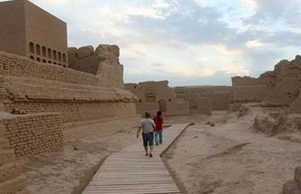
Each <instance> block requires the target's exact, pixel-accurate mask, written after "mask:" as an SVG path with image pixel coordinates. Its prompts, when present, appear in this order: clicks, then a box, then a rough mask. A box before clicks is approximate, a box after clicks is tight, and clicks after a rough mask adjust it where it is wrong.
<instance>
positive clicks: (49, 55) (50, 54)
mask: <svg viewBox="0 0 301 194" xmlns="http://www.w3.org/2000/svg"><path fill="white" fill-rule="evenodd" d="M48 58H49V59H52V50H51V49H50V48H49V49H48Z"/></svg>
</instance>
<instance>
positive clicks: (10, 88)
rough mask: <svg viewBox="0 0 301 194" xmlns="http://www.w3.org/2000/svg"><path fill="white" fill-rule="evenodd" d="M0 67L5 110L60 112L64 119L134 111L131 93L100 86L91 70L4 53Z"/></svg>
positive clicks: (127, 113)
mask: <svg viewBox="0 0 301 194" xmlns="http://www.w3.org/2000/svg"><path fill="white" fill-rule="evenodd" d="M0 69H3V70H4V71H0V80H2V81H1V82H2V83H1V85H2V87H3V88H4V89H5V102H4V106H5V110H6V111H7V112H14V111H17V112H23V113H41V112H60V113H62V114H61V115H62V116H61V119H62V120H63V121H64V122H68V121H79V120H90V119H99V118H104V117H114V116H121V115H129V114H134V113H135V101H136V97H135V96H134V95H133V94H131V93H130V92H128V91H126V90H123V89H119V88H114V87H110V88H109V87H101V86H99V85H97V84H98V79H97V78H96V77H95V76H93V75H92V74H88V73H84V72H78V71H75V70H72V69H66V68H62V67H58V66H51V65H47V64H40V63H35V62H32V61H30V60H27V59H25V58H20V57H17V56H14V55H6V54H2V55H0ZM23 70H24V71H23ZM30 70H32V71H30Z"/></svg>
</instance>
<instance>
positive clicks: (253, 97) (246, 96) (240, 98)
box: [231, 85, 270, 103]
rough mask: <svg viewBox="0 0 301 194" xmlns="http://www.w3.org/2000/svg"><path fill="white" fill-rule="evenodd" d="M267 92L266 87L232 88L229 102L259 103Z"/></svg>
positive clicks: (268, 90) (247, 86)
mask: <svg viewBox="0 0 301 194" xmlns="http://www.w3.org/2000/svg"><path fill="white" fill-rule="evenodd" d="M269 92H270V89H269V88H268V87H267V86H266V85H255V86H252V85H246V86H233V88H232V100H231V102H232V103H233V102H261V101H262V100H263V99H265V98H266V96H267V95H268V94H269Z"/></svg>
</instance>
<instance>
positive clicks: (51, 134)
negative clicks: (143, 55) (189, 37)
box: [0, 0, 136, 193]
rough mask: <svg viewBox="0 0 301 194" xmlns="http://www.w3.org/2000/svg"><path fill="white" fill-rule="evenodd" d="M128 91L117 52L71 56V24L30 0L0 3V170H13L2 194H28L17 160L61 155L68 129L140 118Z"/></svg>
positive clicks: (101, 49)
mask: <svg viewBox="0 0 301 194" xmlns="http://www.w3.org/2000/svg"><path fill="white" fill-rule="evenodd" d="M68 57H69V58H70V60H68ZM68 66H70V67H71V68H68ZM91 66H92V68H91ZM123 88H124V84H123V66H122V65H121V64H120V63H119V47H118V46H116V45H99V46H98V47H97V48H96V49H95V51H94V48H93V47H91V46H88V47H82V48H79V49H76V48H70V49H69V50H68V49H67V25H66V23H65V22H63V21H61V20H60V19H58V18H56V17H55V16H52V15H51V14H49V13H47V12H46V11H44V10H42V9H41V8H39V7H37V6H36V5H34V4H32V3H31V2H29V1H27V0H14V1H6V2H1V3H0V166H1V165H4V166H5V164H14V165H13V166H12V165H8V167H7V169H4V170H0V191H4V193H17V192H21V191H22V192H23V193H27V191H26V189H25V186H26V185H25V182H26V181H25V177H24V176H23V175H22V170H21V168H20V165H19V164H18V163H17V162H16V161H15V158H21V157H23V156H28V155H33V154H40V153H45V152H54V151H55V152H56V151H62V150H63V147H64V137H63V127H62V123H66V122H74V121H87V120H94V119H102V118H108V117H121V116H131V115H135V109H136V108H135V102H136V97H135V96H134V95H133V94H132V93H130V92H128V91H126V90H124V89H123Z"/></svg>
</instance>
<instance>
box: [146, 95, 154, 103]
mask: <svg viewBox="0 0 301 194" xmlns="http://www.w3.org/2000/svg"><path fill="white" fill-rule="evenodd" d="M145 102H156V95H155V94H154V93H146V94H145Z"/></svg>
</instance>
